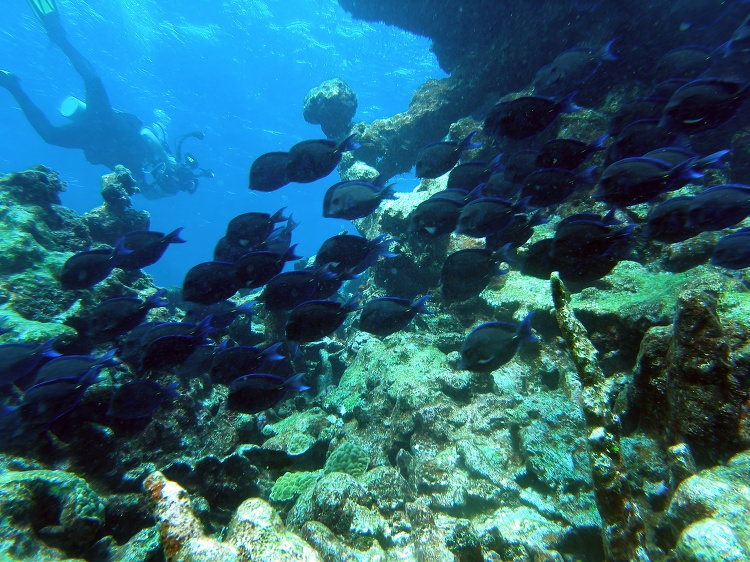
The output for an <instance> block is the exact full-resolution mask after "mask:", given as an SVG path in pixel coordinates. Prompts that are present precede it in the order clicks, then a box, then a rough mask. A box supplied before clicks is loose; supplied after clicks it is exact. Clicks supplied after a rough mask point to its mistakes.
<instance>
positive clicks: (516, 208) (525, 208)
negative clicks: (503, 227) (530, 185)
mask: <svg viewBox="0 0 750 562" xmlns="http://www.w3.org/2000/svg"><path fill="white" fill-rule="evenodd" d="M529 203H531V195H529V196H528V197H524V198H523V199H521V200H519V201H516V203H514V205H513V213H528V212H531V211H532V210H533V208H532V207H530V206H529Z"/></svg>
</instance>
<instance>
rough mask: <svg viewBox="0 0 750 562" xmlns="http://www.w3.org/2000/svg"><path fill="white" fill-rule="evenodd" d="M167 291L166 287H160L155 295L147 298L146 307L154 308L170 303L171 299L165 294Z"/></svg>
mask: <svg viewBox="0 0 750 562" xmlns="http://www.w3.org/2000/svg"><path fill="white" fill-rule="evenodd" d="M166 293H167V291H166V289H159V290H158V291H156V292H155V293H154V294H153V295H151V296H150V297H148V299H146V302H145V305H146V308H148V309H152V308H161V307H162V306H167V305H168V304H169V299H167V298H166V297H165V296H164V295H165V294H166Z"/></svg>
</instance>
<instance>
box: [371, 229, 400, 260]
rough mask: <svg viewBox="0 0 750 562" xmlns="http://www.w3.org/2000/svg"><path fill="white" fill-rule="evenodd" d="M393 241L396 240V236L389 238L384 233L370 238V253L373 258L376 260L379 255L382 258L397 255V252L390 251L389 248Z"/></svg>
mask: <svg viewBox="0 0 750 562" xmlns="http://www.w3.org/2000/svg"><path fill="white" fill-rule="evenodd" d="M394 242H398V238H391V237H390V236H388V235H387V234H385V233H384V234H381V235H379V236H377V237H375V238H373V239H372V240H370V244H372V251H371V254H372V255H373V257H374V258H375V260H377V259H378V258H379V257H381V256H382V257H384V258H395V257H397V256H398V254H397V253H395V252H391V251H390V249H389V248H390V246H391V244H393V243H394ZM373 263H374V262H373Z"/></svg>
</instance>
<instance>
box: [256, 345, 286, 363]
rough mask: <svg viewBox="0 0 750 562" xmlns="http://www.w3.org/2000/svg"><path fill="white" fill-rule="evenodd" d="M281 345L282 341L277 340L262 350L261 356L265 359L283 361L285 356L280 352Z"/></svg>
mask: <svg viewBox="0 0 750 562" xmlns="http://www.w3.org/2000/svg"><path fill="white" fill-rule="evenodd" d="M280 347H281V342H276V343H274V344H272V345H269V346H268V347H267V348H265V349H264V350H263V351H261V352H260V356H261V357H262V358H263V359H264V360H265V361H281V360H283V359H284V356H283V355H281V354H280V353H278V351H279V348H280Z"/></svg>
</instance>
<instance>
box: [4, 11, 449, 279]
mask: <svg viewBox="0 0 750 562" xmlns="http://www.w3.org/2000/svg"><path fill="white" fill-rule="evenodd" d="M58 8H59V11H60V13H61V14H62V21H63V25H64V27H65V28H66V29H67V31H68V36H69V38H70V40H71V42H72V43H73V44H74V45H75V46H76V47H77V48H78V49H79V50H80V51H81V52H82V53H83V55H84V56H86V57H87V58H88V59H89V60H90V61H91V62H92V64H93V65H94V66H95V67H96V69H97V70H98V71H99V73H100V74H101V76H102V78H103V80H104V84H105V86H106V87H107V90H108V92H109V95H110V99H111V101H112V105H113V107H115V108H116V109H120V110H123V111H127V112H130V113H134V114H136V115H138V116H139V117H140V118H141V119H142V120H143V121H144V122H146V123H149V122H151V121H156V120H160V121H164V120H165V119H166V120H168V122H169V127H168V133H169V134H170V136H171V138H172V139H174V138H176V137H178V136H179V135H181V134H183V133H185V132H188V131H191V130H196V129H199V130H201V131H203V132H204V133H205V135H206V137H205V140H203V141H197V140H193V139H189V140H188V141H186V143H185V145H184V149H185V150H187V151H189V152H191V153H192V154H194V155H195V156H196V157H197V158H198V160H199V162H200V164H201V165H202V166H204V167H207V168H211V169H212V170H213V171H214V172H215V174H216V177H215V178H214V179H212V180H201V185H200V187H199V189H198V192H197V193H196V194H194V195H192V196H191V195H187V194H185V193H180V194H179V195H177V196H175V197H170V198H166V199H162V200H157V201H148V200H145V199H144V198H143V197H140V196H136V197H134V198H133V203H134V205H135V206H136V207H137V208H139V209H146V210H148V211H149V212H150V213H151V228H152V230H160V231H171V230H173V229H174V228H176V227H178V226H184V227H185V231H184V233H183V237H184V238H185V239H186V240H187V241H188V243H187V244H183V245H173V246H171V247H170V248H169V250H168V251H167V253H166V255H165V256H164V258H163V259H162V261H161V262H159V263H158V264H156V265H154V266H152V267H150V268H147V269H146V271H147V272H148V273H150V274H152V275H154V277H155V280H156V282H157V284H160V285H179V284H181V282H182V278H183V276H184V274H185V272H186V271H187V270H188V269H189V268H190V267H191V266H193V265H195V264H197V263H199V262H202V261H208V260H210V259H211V257H212V252H213V248H214V245H215V243H216V241H217V240H218V239H219V238H220V237H221V236H222V235H223V233H224V230H225V228H226V224H227V222H228V221H229V220H230V219H231V218H232V217H233V216H235V215H237V214H239V213H242V212H247V211H263V212H274V211H276V210H277V209H278V208H279V207H281V206H284V205H285V206H287V207H288V210H289V212H292V213H293V214H294V219H295V221H299V222H300V223H301V224H300V226H299V227H298V229H297V230H296V231H295V235H294V242H296V243H298V244H299V247H298V253H301V254H302V255H306V256H309V255H311V254H314V253H315V251H316V250H317V248H318V247H319V245H320V243H321V242H322V241H323V240H325V239H326V238H327V237H329V236H331V235H333V234H336V233H338V232H340V231H341V230H343V229H349V230H350V231H352V230H353V227H352V225H351V224H350V223H348V222H346V221H340V220H332V219H323V218H322V215H321V207H322V205H321V201H322V197H323V193H324V192H325V190H326V188H327V187H329V186H330V185H332V184H333V183H335V182H336V181H338V174H337V173H336V172H334V173H333V174H332V175H331V176H329V177H328V178H327V179H325V180H321V181H319V182H316V183H313V184H308V185H297V184H290V185H288V186H286V187H284V188H283V189H281V190H279V191H277V192H274V193H251V192H250V191H249V190H248V187H247V174H248V171H249V168H250V164H251V163H252V161H253V160H254V159H255V158H256V157H258V156H259V155H260V154H262V153H264V152H269V151H273V150H287V149H288V148H289V147H291V146H292V145H293V144H295V143H297V142H299V141H300V140H303V139H313V138H323V134H322V132H321V131H320V127H319V126H317V125H310V124H308V123H306V122H305V121H304V119H303V118H302V100H303V99H304V96H305V94H306V93H307V92H308V91H309V90H310V89H311V88H313V87H315V86H317V85H318V84H319V83H321V82H322V81H324V80H327V79H329V78H333V77H339V78H341V79H343V80H344V81H346V82H347V83H348V84H349V86H350V87H351V88H352V89H353V90H354V91H355V92H356V94H357V97H358V101H359V108H358V110H357V114H356V116H355V121H372V120H374V119H378V118H384V117H390V116H392V115H394V114H396V113H399V112H402V111H405V110H406V109H407V106H408V102H409V99H410V97H411V95H412V93H413V91H414V89H415V88H416V87H417V86H419V85H420V84H422V83H423V82H424V81H425V80H426V79H428V78H440V77H443V76H444V74H443V72H442V71H441V70H440V69H439V67H438V66H437V62H436V60H435V58H434V56H433V55H432V54H431V53H430V52H429V41H428V40H427V39H425V38H422V37H416V36H413V35H409V34H408V33H405V32H403V31H400V30H398V29H395V28H391V27H388V26H385V25H376V24H368V23H363V22H357V21H353V20H352V19H351V17H350V16H349V15H348V14H347V13H346V12H344V11H343V10H342V9H341V8H340V7H339V5H338V3H337V2H336V1H335V0H266V1H265V2H261V1H255V0H229V1H223V2H216V1H214V0H190V1H187V2H176V1H173V0H165V1H159V2H157V1H155V0H92V1H90V2H81V1H74V0H58ZM2 22H3V23H2V26H1V27H0V68H4V69H7V70H11V71H12V72H14V73H16V74H18V75H19V76H20V78H21V83H22V86H23V87H24V89H25V90H26V91H27V93H28V94H29V95H30V96H31V98H32V99H33V100H34V101H35V102H37V103H38V104H39V105H40V106H41V107H42V108H43V109H45V111H46V112H47V113H48V115H51V117H52V119H53V123H62V122H63V120H64V119H63V118H62V117H61V116H59V114H57V109H58V107H59V105H60V102H61V101H62V100H63V98H65V97H66V96H67V95H70V94H73V95H78V96H79V97H81V98H83V97H84V96H83V86H82V83H81V80H80V78H79V76H78V75H77V74H76V73H75V71H74V70H73V69H72V67H71V66H70V64H69V63H68V61H67V59H66V58H65V56H64V55H63V54H62V53H61V52H60V50H59V49H58V48H57V47H55V46H54V45H52V44H51V43H50V42H49V40H48V38H47V36H46V34H45V32H44V30H43V28H42V27H41V25H39V23H38V22H37V21H36V19H35V18H34V16H33V14H32V13H31V10H30V9H29V8H28V6H27V5H26V3H25V2H23V1H21V0H14V1H12V2H6V3H4V6H3V17H2ZM37 163H41V164H44V165H46V166H49V167H51V168H52V169H54V170H57V171H59V172H60V175H61V177H62V179H63V180H64V181H65V182H67V185H68V191H67V192H66V193H64V194H63V196H62V198H63V204H65V205H67V206H69V207H71V208H73V209H74V210H76V211H77V212H79V213H83V212H85V211H87V210H89V209H91V208H93V207H96V206H98V205H100V204H101V197H100V194H99V190H100V177H101V176H102V175H103V174H105V173H108V170H107V168H105V167H103V166H93V165H91V164H89V163H88V162H87V161H86V160H85V158H84V157H83V154H82V152H81V151H78V150H70V149H63V148H58V147H54V146H48V145H47V144H45V143H44V142H43V141H42V140H41V139H40V138H39V137H38V136H37V135H36V133H35V132H34V130H33V129H32V128H31V127H30V126H29V124H28V123H27V122H26V119H25V118H24V116H23V115H22V113H21V111H20V109H19V108H18V106H17V105H16V103H15V101H14V100H13V98H12V97H11V96H10V94H8V93H7V92H6V91H4V90H0V172H2V173H7V172H11V171H18V170H22V169H26V168H28V167H29V166H32V165H34V164H37ZM396 179H397V181H398V180H399V178H396ZM413 185H414V182H413V180H410V178H408V177H405V178H401V180H400V185H399V188H400V189H402V190H403V189H410V188H411V187H413Z"/></svg>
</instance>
